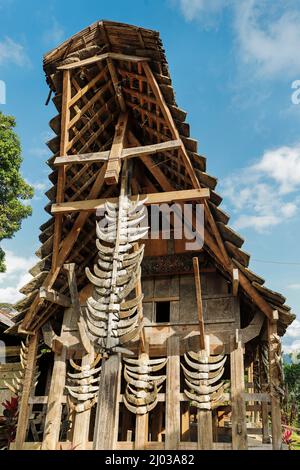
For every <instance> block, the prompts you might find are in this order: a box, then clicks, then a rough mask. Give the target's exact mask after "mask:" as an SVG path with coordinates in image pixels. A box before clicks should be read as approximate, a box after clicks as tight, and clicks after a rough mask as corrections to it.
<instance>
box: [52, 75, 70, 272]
mask: <svg viewBox="0 0 300 470" xmlns="http://www.w3.org/2000/svg"><path fill="white" fill-rule="evenodd" d="M70 99H71V76H70V72H69V71H68V70H66V71H64V72H63V91H62V106H61V131H60V155H65V154H66V153H67V146H68V141H69V122H70V106H69V103H70ZM65 180H66V165H63V166H61V167H60V168H59V169H58V176H57V188H56V202H57V203H60V202H63V200H64V190H65ZM61 230H62V216H61V215H57V216H56V217H55V220H54V236H53V256H52V270H54V269H55V268H56V263H57V257H58V252H59V245H60V241H61Z"/></svg>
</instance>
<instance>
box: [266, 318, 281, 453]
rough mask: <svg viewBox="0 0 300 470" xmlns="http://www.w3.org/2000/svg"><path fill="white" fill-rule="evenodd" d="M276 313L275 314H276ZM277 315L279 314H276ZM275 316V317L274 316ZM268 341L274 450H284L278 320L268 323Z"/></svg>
mask: <svg viewBox="0 0 300 470" xmlns="http://www.w3.org/2000/svg"><path fill="white" fill-rule="evenodd" d="M274 313H275V312H274ZM276 313H277V312H276ZM274 316H275V315H274ZM268 340H269V369H270V370H269V373H270V392H271V417H272V447H273V449H274V450H280V449H281V448H282V427H281V409H280V398H279V397H278V394H277V391H276V386H279V385H280V380H279V375H278V366H277V363H276V354H278V344H279V343H278V342H279V341H280V339H279V337H278V334H277V320H276V317H275V318H274V320H269V321H268Z"/></svg>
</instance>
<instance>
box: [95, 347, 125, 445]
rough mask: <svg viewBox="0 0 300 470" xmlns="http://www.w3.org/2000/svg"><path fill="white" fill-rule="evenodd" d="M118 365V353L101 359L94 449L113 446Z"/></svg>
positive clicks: (119, 363) (119, 365)
mask: <svg viewBox="0 0 300 470" xmlns="http://www.w3.org/2000/svg"><path fill="white" fill-rule="evenodd" d="M120 367H121V359H120V355H119V354H118V355H117V354H113V355H112V356H110V357H109V358H108V359H103V360H102V370H101V376H100V384H99V394H98V403H97V414H96V422H95V430H94V443H93V448H94V450H111V449H114V447H115V436H116V432H115V427H116V423H117V422H118V420H117V416H116V410H117V399H118V376H119V369H120Z"/></svg>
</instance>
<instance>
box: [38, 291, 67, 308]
mask: <svg viewBox="0 0 300 470" xmlns="http://www.w3.org/2000/svg"><path fill="white" fill-rule="evenodd" d="M40 299H44V300H47V301H48V302H51V303H53V304H56V305H60V306H61V307H65V308H68V307H70V305H71V299H70V298H69V297H67V296H66V295H64V294H60V293H59V292H57V291H56V290H54V289H47V288H46V287H41V288H40Z"/></svg>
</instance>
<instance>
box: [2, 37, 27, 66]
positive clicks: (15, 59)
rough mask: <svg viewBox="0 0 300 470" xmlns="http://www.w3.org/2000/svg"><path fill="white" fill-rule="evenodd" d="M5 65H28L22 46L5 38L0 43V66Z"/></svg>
mask: <svg viewBox="0 0 300 470" xmlns="http://www.w3.org/2000/svg"><path fill="white" fill-rule="evenodd" d="M6 63H12V64H15V65H18V66H19V67H24V66H27V65H29V64H30V61H29V58H28V57H27V54H26V52H25V49H24V46H22V44H19V43H17V42H15V41H14V40H13V39H11V38H9V37H5V38H4V40H3V41H0V65H3V64H6Z"/></svg>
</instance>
